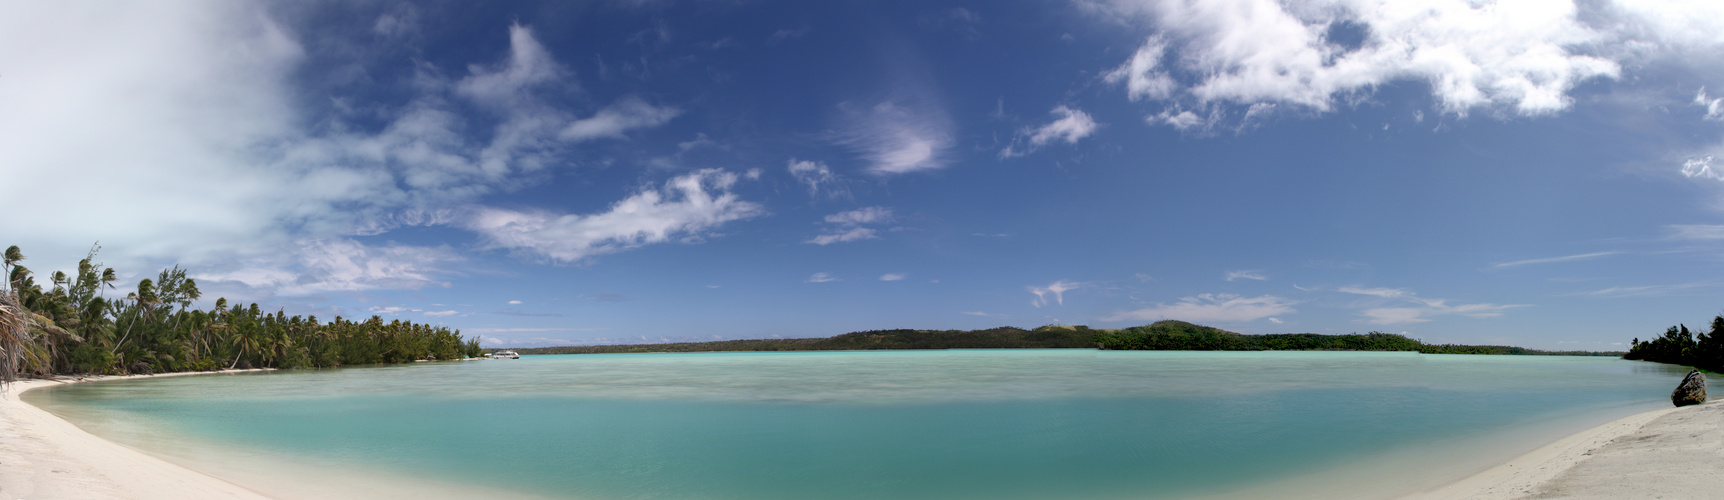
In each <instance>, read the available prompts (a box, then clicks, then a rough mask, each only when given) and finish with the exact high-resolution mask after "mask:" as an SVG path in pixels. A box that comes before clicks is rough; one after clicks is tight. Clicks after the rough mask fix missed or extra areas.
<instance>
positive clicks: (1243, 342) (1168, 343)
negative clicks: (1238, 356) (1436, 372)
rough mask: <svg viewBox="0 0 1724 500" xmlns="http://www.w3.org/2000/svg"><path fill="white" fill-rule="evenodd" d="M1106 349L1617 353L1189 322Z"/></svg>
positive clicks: (1146, 329)
mask: <svg viewBox="0 0 1724 500" xmlns="http://www.w3.org/2000/svg"><path fill="white" fill-rule="evenodd" d="M1095 343H1096V344H1097V345H1099V346H1100V347H1101V348H1102V349H1120V350H1152V351H1417V352H1422V353H1426V354H1528V355H1531V354H1557V355H1610V356H1614V355H1615V353H1592V352H1570V351H1563V352H1552V351H1540V350H1536V349H1526V348H1521V347H1510V346H1494V345H1457V344H1426V343H1424V342H1421V341H1419V340H1416V339H1411V338H1407V337H1406V336H1404V335H1396V334H1392V333H1381V332H1371V333H1367V334H1363V335H1360V334H1351V335H1321V334H1316V333H1276V334H1267V335H1245V334H1240V333H1234V332H1230V331H1227V330H1222V329H1219V328H1211V327H1207V326H1202V325H1194V324H1191V323H1186V322H1184V321H1173V320H1166V321H1157V322H1155V323H1154V324H1150V325H1146V326H1139V327H1132V328H1126V329H1122V330H1112V331H1103V332H1100V333H1098V334H1096V342H1095Z"/></svg>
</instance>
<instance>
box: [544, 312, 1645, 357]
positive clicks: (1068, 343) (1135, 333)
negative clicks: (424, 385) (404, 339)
mask: <svg viewBox="0 0 1724 500" xmlns="http://www.w3.org/2000/svg"><path fill="white" fill-rule="evenodd" d="M997 348H1007V349H1009V348H1031V349H1114V350H1161V351H1417V352H1422V353H1429V354H1561V355H1602V356H1615V355H1617V354H1620V353H1594V352H1584V351H1562V352H1553V351H1540V350H1535V349H1526V348H1521V347H1512V346H1491V345H1482V346H1476V345H1457V344H1426V343H1424V342H1421V341H1418V340H1415V339H1410V338H1407V337H1405V336H1402V335H1396V334H1390V333H1379V332H1371V333H1368V334H1363V335H1358V334H1354V335H1321V334H1315V333H1281V334H1269V335H1245V334H1240V333H1234V332H1230V331H1227V330H1222V329H1219V328H1212V327H1207V326H1202V325H1196V324H1192V323H1186V322H1184V321H1172V320H1169V321H1159V322H1156V323H1154V324H1150V325H1144V326H1138V327H1132V328H1124V329H1118V330H1113V329H1092V328H1090V327H1087V326H1044V327H1041V328H1036V329H1034V330H1024V329H1021V328H1013V327H999V328H992V329H987V330H908V329H899V330H874V331H866V332H853V333H846V334H843V335H838V336H836V337H827V338H800V339H746V340H723V341H716V342H682V343H670V344H631V345H599V346H567V347H539V348H525V349H516V351H517V352H520V353H521V354H605V353H631V352H723V351H839V350H846V351H855V350H872V349H997Z"/></svg>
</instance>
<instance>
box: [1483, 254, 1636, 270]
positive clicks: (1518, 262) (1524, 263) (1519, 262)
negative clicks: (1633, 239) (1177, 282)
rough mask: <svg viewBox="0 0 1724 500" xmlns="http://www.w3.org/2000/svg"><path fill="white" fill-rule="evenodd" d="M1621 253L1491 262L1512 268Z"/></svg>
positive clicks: (1590, 258)
mask: <svg viewBox="0 0 1724 500" xmlns="http://www.w3.org/2000/svg"><path fill="white" fill-rule="evenodd" d="M1621 253H1622V252H1616V251H1611V252H1592V253H1583V254H1575V255H1563V256H1560V257H1545V258H1539V259H1526V260H1516V261H1511V262H1499V263H1496V264H1491V268H1493V269H1507V268H1511V267H1520V266H1528V265H1535V264H1555V263H1559V262H1576V261H1582V260H1592V259H1596V258H1599V257H1609V256H1612V255H1620V254H1621Z"/></svg>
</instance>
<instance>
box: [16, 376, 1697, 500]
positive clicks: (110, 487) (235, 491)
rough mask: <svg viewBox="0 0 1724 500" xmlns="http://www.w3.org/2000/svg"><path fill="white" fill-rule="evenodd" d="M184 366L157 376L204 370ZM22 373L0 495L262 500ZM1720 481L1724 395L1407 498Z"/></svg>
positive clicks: (1630, 491) (1558, 494)
mask: <svg viewBox="0 0 1724 500" xmlns="http://www.w3.org/2000/svg"><path fill="white" fill-rule="evenodd" d="M200 374H201V373H183V374H167V375H157V377H163V376H175V375H200ZM124 378H139V377H90V378H85V379H65V380H26V381H21V382H19V383H16V384H13V385H11V386H10V387H9V388H8V389H7V390H6V391H5V393H4V395H3V397H0V430H3V431H4V432H0V498H8V499H10V498H18V499H37V498H42V499H86V498H89V499H97V498H104V499H105V498H123V499H141V500H150V499H263V498H268V497H267V496H265V495H263V494H260V493H258V492H256V491H253V490H250V489H247V488H245V487H242V486H239V485H237V484H234V483H232V482H229V481H226V480H223V479H220V478H217V477H214V476H211V475H208V474H204V473H202V472H198V471H195V470H191V469H188V468H185V467H182V466H179V465H176V464H173V463H169V462H166V461H164V460H161V459H159V458H156V457H154V456H151V455H149V454H146V453H143V452H140V451H138V450H134V449H132V448H128V447H126V446H123V445H120V444H116V443H113V442H110V441H107V440H104V439H101V438H98V437H96V436H94V435H91V434H89V433H88V432H85V431H84V430H82V429H80V428H78V427H77V426H74V425H72V424H71V423H69V422H66V421H64V420H61V419H60V418H58V417H55V416H54V415H52V414H50V413H48V412H47V411H44V410H42V409H40V408H36V407H35V406H32V405H30V404H28V403H25V402H23V401H22V400H21V399H20V397H19V396H20V394H22V393H23V392H25V391H28V390H31V389H36V388H42V387H50V386H55V385H59V384H65V383H73V382H81V381H95V380H115V379H124ZM1721 489H1724V402H1720V401H1713V402H1710V403H1707V404H1704V405H1700V406H1692V407H1687V408H1667V409H1661V410H1655V411H1650V412H1645V413H1640V414H1636V415H1632V416H1629V417H1626V418H1622V419H1619V420H1616V421H1613V422H1610V423H1607V424H1604V425H1601V426H1598V427H1594V428H1591V429H1587V430H1585V431H1583V432H1580V433H1577V434H1573V435H1570V436H1567V437H1565V438H1563V439H1561V440H1558V441H1556V442H1554V443H1551V444H1549V445H1546V446H1544V447H1541V448H1539V449H1537V450H1534V451H1532V452H1530V453H1527V454H1525V455H1522V456H1520V457H1517V458H1515V459H1513V460H1509V461H1507V462H1504V463H1501V464H1498V465H1496V466H1493V467H1491V468H1489V469H1487V470H1484V471H1482V472H1479V473H1477V474H1474V475H1472V476H1470V477H1467V478H1465V479H1463V480H1460V481H1457V482H1453V483H1450V484H1447V485H1443V486H1441V487H1438V488H1433V489H1429V490H1426V491H1421V492H1417V493H1415V494H1412V495H1406V496H1403V497H1401V498H1404V499H1408V500H1426V499H1458V498H1468V499H1486V500H1499V499H1519V498H1539V499H1544V498H1601V499H1602V498H1612V499H1620V498H1706V497H1708V496H1711V495H1713V494H1715V493H1716V492H1717V491H1720V490H1721Z"/></svg>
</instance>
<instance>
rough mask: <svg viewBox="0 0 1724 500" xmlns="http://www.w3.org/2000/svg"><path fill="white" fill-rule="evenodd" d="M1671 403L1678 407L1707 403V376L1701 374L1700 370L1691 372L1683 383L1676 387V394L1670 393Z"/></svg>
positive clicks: (1683, 378) (1684, 378) (1683, 379)
mask: <svg viewBox="0 0 1724 500" xmlns="http://www.w3.org/2000/svg"><path fill="white" fill-rule="evenodd" d="M1670 402H1672V403H1676V406H1688V405H1697V404H1700V403H1705V402H1706V376H1705V375H1702V374H1700V370H1689V371H1688V376H1686V377H1682V383H1680V384H1677V385H1676V392H1672V393H1670Z"/></svg>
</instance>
